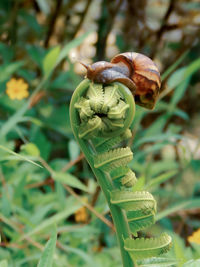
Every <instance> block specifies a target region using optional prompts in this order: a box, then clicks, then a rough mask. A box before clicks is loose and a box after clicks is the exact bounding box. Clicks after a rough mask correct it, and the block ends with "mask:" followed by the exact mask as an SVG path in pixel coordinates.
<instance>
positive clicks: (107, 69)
mask: <svg viewBox="0 0 200 267" xmlns="http://www.w3.org/2000/svg"><path fill="white" fill-rule="evenodd" d="M83 65H84V66H85V67H86V68H87V75H86V76H87V78H88V79H90V80H92V81H94V82H97V83H105V84H109V83H112V82H115V81H118V82H121V83H123V84H124V85H126V86H127V87H128V88H129V89H130V90H131V92H132V94H133V95H134V98H135V102H136V104H138V105H140V106H143V107H146V108H148V109H153V108H154V106H155V103H156V100H157V97H158V94H159V89H160V86H161V81H160V73H159V70H158V68H157V66H156V65H155V63H154V62H153V61H152V60H151V59H150V58H148V57H147V56H145V55H142V54H139V53H134V52H127V53H122V54H119V55H116V56H115V57H114V58H113V59H112V60H111V62H106V61H99V62H96V63H94V64H92V65H90V66H87V65H85V64H83Z"/></svg>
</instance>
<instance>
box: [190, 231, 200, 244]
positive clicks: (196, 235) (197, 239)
mask: <svg viewBox="0 0 200 267" xmlns="http://www.w3.org/2000/svg"><path fill="white" fill-rule="evenodd" d="M188 241H189V242H191V243H195V244H198V245H200V228H199V229H198V230H197V231H195V232H193V233H192V235H191V236H188Z"/></svg>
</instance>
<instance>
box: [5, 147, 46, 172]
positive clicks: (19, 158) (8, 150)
mask: <svg viewBox="0 0 200 267" xmlns="http://www.w3.org/2000/svg"><path fill="white" fill-rule="evenodd" d="M0 149H2V150H4V151H6V152H8V153H9V154H12V155H14V156H16V159H18V160H23V161H27V162H29V163H32V164H34V165H36V166H37V167H40V168H43V167H42V166H41V165H39V164H38V163H36V162H34V161H32V160H30V159H28V158H27V157H25V156H22V155H20V154H18V153H16V152H14V151H12V150H10V149H8V148H6V147H4V146H2V145H0Z"/></svg>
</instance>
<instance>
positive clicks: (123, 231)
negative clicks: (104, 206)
mask: <svg viewBox="0 0 200 267" xmlns="http://www.w3.org/2000/svg"><path fill="white" fill-rule="evenodd" d="M89 85H90V81H89V80H84V81H83V82H81V83H80V85H79V86H78V87H77V89H76V90H75V92H74V94H73V96H72V99H71V103H70V120H71V126H72V130H73V133H74V136H75V138H76V140H77V142H78V143H79V145H80V147H81V150H82V151H83V153H84V155H85V157H86V159H87V161H88V163H89V165H90V167H91V169H92V171H93V173H94V174H95V176H96V179H97V182H98V183H99V185H100V187H101V189H102V191H103V193H104V195H105V198H106V201H107V203H108V205H109V208H110V212H111V215H112V218H113V222H114V225H115V229H116V234H117V238H118V243H119V246H120V251H121V257H122V262H123V266H124V267H133V266H134V265H133V262H132V260H131V258H130V256H129V253H128V252H127V251H126V250H125V249H124V241H123V239H126V238H129V237H130V236H131V232H130V229H129V226H128V222H127V219H126V215H125V212H124V211H123V210H122V209H120V208H119V207H118V206H116V205H113V204H112V203H111V201H110V192H111V191H112V190H114V185H113V182H112V179H111V178H110V177H109V175H108V174H106V173H105V172H102V171H101V170H99V169H97V168H95V167H94V158H95V157H96V153H95V151H94V150H93V149H92V147H91V146H89V145H88V141H87V140H86V139H84V138H81V137H80V134H79V130H80V116H79V113H78V112H77V109H76V108H75V105H76V103H77V102H78V101H79V100H80V98H81V96H82V95H84V94H85V92H86V91H87V90H88V87H89ZM119 90H121V91H122V92H123V94H124V96H125V97H126V99H127V102H128V103H129V104H130V107H131V108H130V109H129V114H128V115H129V120H127V121H126V124H125V125H124V127H123V128H120V129H119V130H118V132H117V133H112V134H110V133H109V132H107V133H105V137H104V139H103V141H105V140H106V137H109V135H110V136H112V138H114V136H119V134H120V133H123V132H124V131H125V129H127V128H128V127H129V126H130V124H131V122H132V120H133V116H134V111H135V105H134V100H133V97H132V95H131V93H130V91H129V90H128V89H127V88H126V87H125V86H123V85H119Z"/></svg>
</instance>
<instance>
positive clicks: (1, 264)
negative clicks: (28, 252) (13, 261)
mask: <svg viewBox="0 0 200 267" xmlns="http://www.w3.org/2000/svg"><path fill="white" fill-rule="evenodd" d="M0 267H8V262H7V260H2V261H0Z"/></svg>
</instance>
